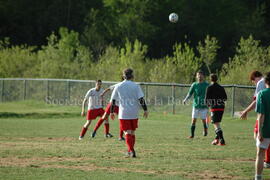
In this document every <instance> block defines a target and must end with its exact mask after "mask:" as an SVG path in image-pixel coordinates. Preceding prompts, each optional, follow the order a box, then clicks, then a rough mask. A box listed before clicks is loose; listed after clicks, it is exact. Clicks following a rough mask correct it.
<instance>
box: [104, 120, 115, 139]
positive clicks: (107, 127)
mask: <svg viewBox="0 0 270 180" xmlns="http://www.w3.org/2000/svg"><path fill="white" fill-rule="evenodd" d="M104 133H105V137H106V138H111V137H113V135H112V134H110V124H109V118H108V117H107V118H106V119H105V120H104Z"/></svg>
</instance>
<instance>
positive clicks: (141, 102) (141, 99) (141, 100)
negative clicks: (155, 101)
mask: <svg viewBox="0 0 270 180" xmlns="http://www.w3.org/2000/svg"><path fill="white" fill-rule="evenodd" d="M139 102H140V104H141V106H142V108H143V110H144V114H143V116H144V117H145V118H147V117H148V112H147V106H146V103H145V100H144V99H143V97H142V98H140V99H139Z"/></svg>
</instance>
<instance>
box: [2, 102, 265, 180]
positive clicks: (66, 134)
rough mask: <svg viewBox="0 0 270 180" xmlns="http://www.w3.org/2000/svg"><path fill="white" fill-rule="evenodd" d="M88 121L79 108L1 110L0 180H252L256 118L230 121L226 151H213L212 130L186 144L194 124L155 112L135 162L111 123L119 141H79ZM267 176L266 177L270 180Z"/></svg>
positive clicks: (32, 105)
mask: <svg viewBox="0 0 270 180" xmlns="http://www.w3.org/2000/svg"><path fill="white" fill-rule="evenodd" d="M84 122H85V119H84V118H82V117H80V107H72V106H66V107H65V106H55V105H47V104H44V103H40V102H35V101H26V102H16V103H1V104H0V179H1V180H2V179H3V180H19V179H20V180H21V179H25V180H36V179H39V180H45V179H46V180H59V179H60V180H62V179H63V180H76V179H78V180H86V179H89V180H107V179H109V180H122V179H123V180H137V179H138V180H179V179H180V180H181V179H194V180H195V179H224V180H227V179H241V180H248V179H252V178H253V175H254V159H255V142H254V140H253V134H252V129H253V124H254V118H249V120H247V121H244V120H239V119H232V118H229V117H225V118H224V119H223V124H222V127H223V130H224V135H225V138H226V142H227V145H226V146H222V147H221V146H213V145H211V144H210V143H211V141H212V139H213V137H214V132H213V131H214V130H213V127H212V126H210V128H209V135H208V136H207V137H203V136H202V129H203V128H202V124H201V122H198V123H197V129H196V137H195V138H194V139H193V140H190V139H188V138H187V137H188V135H189V129H190V127H189V125H190V117H188V116H184V115H170V114H166V115H165V114H163V113H160V114H159V113H156V112H155V113H151V112H150V117H149V118H148V119H143V118H141V119H140V121H139V129H138V130H137V137H136V139H137V141H136V146H135V148H136V151H137V156H138V157H137V158H124V156H123V153H124V152H125V151H126V147H125V143H124V142H120V141H118V139H117V135H118V123H119V122H118V121H117V120H115V121H110V122H111V133H112V134H114V135H115V137H114V138H104V136H103V127H101V129H99V131H98V134H97V136H96V138H94V139H90V138H89V135H90V132H91V131H92V129H93V126H94V124H95V123H96V122H97V121H95V122H94V124H92V125H91V127H90V131H88V132H87V134H86V137H85V138H84V139H83V140H82V141H78V140H77V138H78V136H79V133H80V130H81V127H82V125H83V124H84ZM269 172H270V171H269V170H268V169H267V170H264V177H265V178H266V179H270V175H269Z"/></svg>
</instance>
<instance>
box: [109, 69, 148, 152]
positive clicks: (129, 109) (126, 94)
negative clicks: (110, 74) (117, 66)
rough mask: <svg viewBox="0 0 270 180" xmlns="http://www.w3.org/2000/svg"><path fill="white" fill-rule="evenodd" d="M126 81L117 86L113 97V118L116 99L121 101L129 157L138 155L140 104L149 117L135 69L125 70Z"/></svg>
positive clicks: (112, 116) (121, 122)
mask: <svg viewBox="0 0 270 180" xmlns="http://www.w3.org/2000/svg"><path fill="white" fill-rule="evenodd" d="M123 77H124V79H125V80H124V81H123V82H121V83H120V84H119V85H117V86H116V87H115V89H114V90H113V93H112V97H111V102H112V106H111V119H114V113H113V112H114V108H115V103H116V101H118V102H119V120H120V129H121V130H123V131H124V133H125V137H126V144H127V147H128V152H127V157H136V153H135V149H134V145H135V131H136V129H137V128H138V113H139V105H141V106H142V108H143V110H144V117H145V118H147V116H148V112H147V106H146V104H145V100H144V99H143V96H144V94H143V92H142V89H141V87H140V86H139V85H137V84H136V83H134V82H133V81H132V80H133V70H132V69H126V70H124V71H123Z"/></svg>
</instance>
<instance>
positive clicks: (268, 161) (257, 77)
mask: <svg viewBox="0 0 270 180" xmlns="http://www.w3.org/2000/svg"><path fill="white" fill-rule="evenodd" d="M249 79H250V81H251V82H252V83H253V84H254V85H255V86H256V90H255V92H254V95H253V101H252V102H251V103H250V105H249V106H248V107H247V108H246V109H245V110H244V111H242V112H241V116H240V118H241V119H246V118H247V114H248V112H250V111H251V110H253V109H255V105H256V99H257V95H258V94H259V92H260V91H261V90H263V89H265V88H266V86H265V79H264V78H263V75H262V73H261V72H259V71H252V72H251V73H250V76H249ZM253 132H254V139H255V140H256V139H257V134H258V120H256V123H255V125H254V131H253ZM264 167H265V168H270V147H268V149H267V150H266V151H265V162H264Z"/></svg>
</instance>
